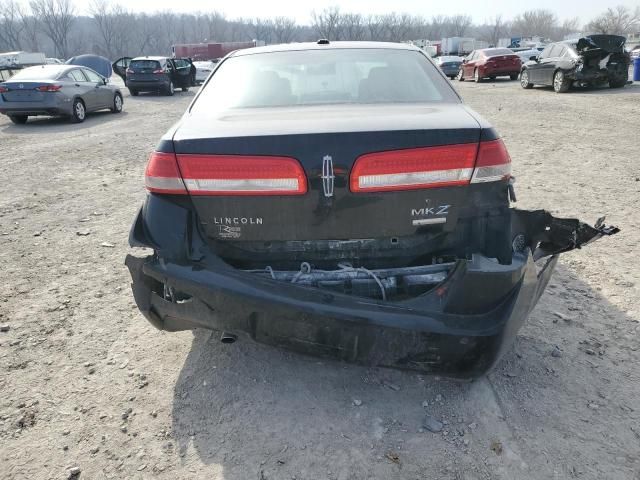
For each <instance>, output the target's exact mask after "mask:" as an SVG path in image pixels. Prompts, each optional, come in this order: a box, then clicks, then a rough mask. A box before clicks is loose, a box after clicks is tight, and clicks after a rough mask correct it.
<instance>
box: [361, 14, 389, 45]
mask: <svg viewBox="0 0 640 480" xmlns="http://www.w3.org/2000/svg"><path fill="white" fill-rule="evenodd" d="M365 23H366V27H367V32H368V34H369V39H370V40H373V41H378V40H382V36H383V34H384V25H382V22H381V21H380V16H379V15H369V16H368V17H367V18H366V20H365Z"/></svg>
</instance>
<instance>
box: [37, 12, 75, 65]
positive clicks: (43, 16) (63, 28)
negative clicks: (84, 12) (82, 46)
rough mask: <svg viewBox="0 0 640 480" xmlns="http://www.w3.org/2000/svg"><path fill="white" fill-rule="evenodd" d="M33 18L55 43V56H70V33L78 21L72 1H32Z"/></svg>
mask: <svg viewBox="0 0 640 480" xmlns="http://www.w3.org/2000/svg"><path fill="white" fill-rule="evenodd" d="M29 5H30V6H31V12H32V13H33V16H34V17H35V18H36V19H37V20H38V22H39V23H40V25H42V28H43V30H44V33H45V35H47V37H49V38H50V39H51V41H52V42H53V47H54V51H55V54H56V55H57V56H60V57H63V58H67V57H68V56H69V33H70V31H71V26H72V25H73V23H74V21H75V20H76V17H75V8H74V6H73V4H72V3H71V0H31V2H29Z"/></svg>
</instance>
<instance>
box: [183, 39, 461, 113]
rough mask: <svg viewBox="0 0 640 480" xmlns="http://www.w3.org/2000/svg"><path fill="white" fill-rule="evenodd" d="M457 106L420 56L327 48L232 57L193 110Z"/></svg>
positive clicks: (393, 51)
mask: <svg viewBox="0 0 640 480" xmlns="http://www.w3.org/2000/svg"><path fill="white" fill-rule="evenodd" d="M458 101H459V100H458V97H457V96H456V95H455V93H454V92H453V90H452V89H451V87H450V86H449V85H448V83H447V82H446V80H444V79H443V78H442V77H441V76H440V74H439V72H438V69H437V68H436V67H435V66H434V65H433V64H432V63H431V62H429V60H427V59H426V57H425V56H424V55H423V54H422V53H420V52H416V51H412V50H391V49H327V50H324V51H323V50H304V51H290V52H273V53H263V54H254V55H242V56H238V57H231V58H229V59H227V60H225V61H224V63H223V64H222V65H221V66H220V67H218V69H217V70H216V72H215V73H214V75H213V76H212V77H211V79H210V80H209V82H208V83H207V84H206V85H205V87H204V88H203V90H202V92H201V93H200V95H199V96H198V99H197V100H196V102H195V103H194V105H193V107H192V111H194V112H206V111H211V110H223V109H229V108H256V107H274V106H296V105H319V104H343V103H354V104H367V103H425V102H426V103H432V102H458Z"/></svg>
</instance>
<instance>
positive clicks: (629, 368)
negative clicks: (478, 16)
mask: <svg viewBox="0 0 640 480" xmlns="http://www.w3.org/2000/svg"><path fill="white" fill-rule="evenodd" d="M456 87H457V88H458V89H459V91H460V92H461V94H462V95H463V97H464V98H465V101H466V102H467V103H469V104H470V105H471V106H472V107H473V108H475V109H476V110H478V111H479V112H480V113H482V114H483V115H484V116H485V117H486V118H488V119H489V120H490V121H491V122H492V123H493V124H494V125H495V126H496V127H497V128H498V130H499V131H500V132H501V133H502V134H503V136H504V138H505V141H506V143H507V145H508V147H509V150H510V152H511V156H512V158H513V162H514V170H515V175H516V176H517V179H518V180H517V184H516V187H517V188H516V192H517V194H518V197H519V202H518V205H519V206H520V207H522V208H546V209H549V210H551V211H552V212H554V213H557V214H561V215H567V216H578V217H579V218H581V219H582V220H584V221H589V222H593V221H595V220H596V218H597V217H598V216H599V215H601V214H606V215H607V216H608V220H609V222H611V223H614V224H617V225H619V226H620V227H621V228H622V233H620V234H619V235H616V236H615V237H612V238H609V239H604V240H602V241H599V242H597V243H596V244H594V245H590V246H589V247H588V248H586V249H585V250H583V251H576V252H571V253H569V254H565V255H563V256H562V257H561V261H560V263H559V267H558V269H557V272H556V274H555V276H554V277H553V279H552V281H551V283H550V285H549V288H548V289H547V292H546V293H545V294H544V296H543V297H542V299H541V301H540V303H539V305H538V306H537V307H536V309H535V310H534V312H533V314H532V315H531V317H530V318H529V321H528V323H527V326H526V327H525V328H524V329H523V330H522V331H521V334H520V336H519V337H518V339H517V341H516V344H515V346H514V348H513V350H512V351H511V352H510V353H508V354H507V355H506V356H505V358H504V359H503V361H502V362H501V363H500V364H499V365H498V367H497V368H496V369H495V370H494V371H493V373H491V374H490V375H489V376H488V377H487V378H484V379H481V380H478V381H475V382H473V383H455V382H451V381H447V380H444V379H439V378H437V377H429V376H421V375H416V374H415V373H407V372H399V371H392V370H385V369H368V368H364V367H359V366H353V365H347V364H342V363H336V362H323V361H318V359H314V358H308V357H304V356H299V355H294V354H290V353H286V352H283V351H280V350H277V349H273V348H269V347H264V346H260V345H256V344H253V343H251V342H249V341H238V342H236V343H235V344H233V345H223V344H221V343H220V342H219V340H218V338H219V337H218V335H217V334H215V333H214V334H211V333H209V332H205V331H196V332H193V333H192V332H182V333H178V334H168V333H162V332H158V331H156V330H155V329H153V328H152V327H151V326H150V325H149V324H148V323H147V321H146V320H144V318H143V317H142V316H141V315H140V314H139V313H138V311H137V310H136V308H135V306H134V303H133V299H132V296H131V293H130V290H129V276H128V272H127V271H126V268H125V267H124V265H123V259H124V256H125V254H126V253H127V251H128V250H129V249H128V246H127V234H128V230H129V226H130V224H131V221H132V220H133V217H134V215H135V213H136V211H137V209H138V207H139V205H140V204H141V202H142V200H143V198H144V195H145V192H144V189H143V187H142V175H143V170H144V165H145V161H146V157H147V155H148V152H149V151H151V150H152V149H153V147H154V145H155V143H156V142H157V140H158V139H159V137H160V136H161V134H162V133H163V132H164V131H165V130H166V129H167V128H168V127H169V125H170V124H171V123H173V122H174V121H175V120H176V119H177V118H178V117H179V116H180V115H181V113H182V112H183V111H184V109H185V107H186V105H187V104H188V102H189V100H190V99H191V98H192V96H193V93H192V92H189V93H177V94H176V96H175V97H172V98H169V97H154V96H142V95H141V96H140V97H137V98H131V97H129V96H128V95H127V96H125V112H124V113H122V114H120V115H114V114H111V113H101V114H96V115H92V116H90V117H89V118H88V119H87V121H86V122H85V123H83V124H81V125H72V124H69V123H67V122H65V121H63V120H55V119H54V120H51V119H39V120H34V121H30V122H29V123H28V124H27V125H26V126H14V125H12V124H11V123H10V122H9V121H8V119H6V118H5V117H1V118H0V145H1V151H2V154H3V155H2V165H3V167H4V168H3V170H4V187H3V188H2V189H0V272H1V273H2V275H1V277H0V281H1V284H0V285H1V288H0V325H2V326H3V328H2V330H3V331H2V332H0V391H1V392H2V395H1V397H0V447H1V448H0V477H2V478H7V479H8V478H10V479H30V480H31V479H49V478H51V479H65V478H69V477H70V475H71V478H78V477H79V478H83V479H85V478H86V479H102V478H113V479H124V478H126V479H138V478H160V479H177V478H179V479H196V478H198V479H199V478H207V479H225V480H247V479H257V480H262V479H294V478H295V479H314V480H315V479H320V478H329V479H374V478H375V479H392V478H402V479H420V478H434V479H435V478H442V479H465V480H471V479H514V478H518V479H540V478H545V479H551V478H553V479H556V478H581V479H603V478H606V479H631V478H636V479H637V478H640V455H639V453H638V452H640V401H639V400H638V399H639V398H640V378H639V377H640V374H639V373H638V372H639V370H638V360H639V359H640V352H639V351H638V342H637V336H638V333H639V332H640V323H639V322H640V307H639V306H638V302H637V300H638V298H639V297H640V288H639V286H640V278H639V274H638V271H639V268H638V267H640V264H639V262H638V254H639V252H640V248H639V245H638V238H639V237H638V233H637V232H638V227H639V226H640V225H639V224H640V217H639V215H638V211H639V209H640V178H639V177H640V171H639V170H640V169H639V167H638V152H639V147H638V145H639V143H638V142H639V140H638V138H637V137H636V136H635V135H634V134H633V133H632V132H634V131H638V126H639V123H638V111H639V110H638V105H640V85H637V84H636V85H633V86H628V87H626V88H624V89H622V90H608V89H605V90H598V91H595V90H592V91H581V92H572V93H569V94H565V95H557V94H555V93H553V92H552V91H551V90H549V89H544V88H535V89H534V90H527V91H525V90H522V89H521V88H520V87H519V86H518V84H517V82H510V81H496V82H491V83H490V82H487V83H482V84H473V83H469V82H464V83H458V82H456ZM6 329H8V331H4V330H6ZM425 420H426V424H428V427H429V428H430V429H432V430H439V429H440V431H439V432H435V433H434V432H431V431H429V430H428V429H425V428H424V427H423V425H424V424H425ZM78 472H79V473H78Z"/></svg>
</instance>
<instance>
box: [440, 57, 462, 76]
mask: <svg viewBox="0 0 640 480" xmlns="http://www.w3.org/2000/svg"><path fill="white" fill-rule="evenodd" d="M436 64H437V65H438V66H439V67H440V70H442V71H443V72H444V74H445V75H446V76H447V77H449V78H451V79H452V80H453V79H454V78H456V75H458V72H459V71H460V65H462V57H456V56H442V57H437V58H436Z"/></svg>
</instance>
